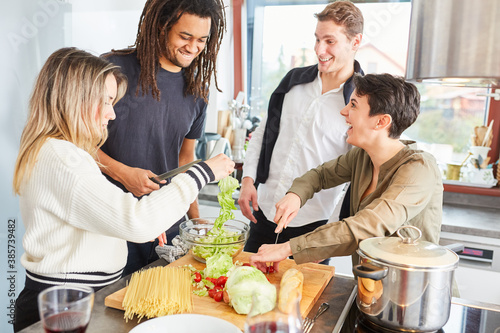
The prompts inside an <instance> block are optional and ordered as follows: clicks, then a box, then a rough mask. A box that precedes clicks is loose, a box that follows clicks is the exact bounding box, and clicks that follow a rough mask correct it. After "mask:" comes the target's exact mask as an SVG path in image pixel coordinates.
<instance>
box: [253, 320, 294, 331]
mask: <svg viewBox="0 0 500 333" xmlns="http://www.w3.org/2000/svg"><path fill="white" fill-rule="evenodd" d="M245 332H248V333H289V332H295V331H290V328H289V327H288V324H287V323H282V322H275V321H264V322H260V323H255V324H253V325H251V326H250V327H249V328H248V330H247V331H245Z"/></svg>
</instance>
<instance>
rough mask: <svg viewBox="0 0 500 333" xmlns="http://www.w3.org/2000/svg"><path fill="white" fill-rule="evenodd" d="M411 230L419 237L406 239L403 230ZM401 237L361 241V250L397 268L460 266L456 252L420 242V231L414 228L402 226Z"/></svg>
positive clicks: (399, 232) (399, 233) (399, 231)
mask: <svg viewBox="0 0 500 333" xmlns="http://www.w3.org/2000/svg"><path fill="white" fill-rule="evenodd" d="M405 228H411V229H414V230H416V231H417V232H418V237H416V238H411V237H404V236H403V235H402V234H401V230H403V229H405ZM397 235H398V236H399V237H375V238H369V239H365V240H363V241H361V242H360V243H359V250H360V252H361V253H362V254H364V255H365V256H368V257H369V258H371V259H374V260H378V261H383V262H384V263H387V264H392V265H396V266H406V267H413V268H440V269H442V268H454V267H456V266H457V265H458V256H457V254H456V253H455V252H453V251H451V250H449V249H447V248H445V247H443V246H440V245H436V244H434V243H431V242H427V241H419V239H420V237H422V232H421V231H420V229H418V228H417V227H414V226H402V227H400V228H399V229H398V231H397Z"/></svg>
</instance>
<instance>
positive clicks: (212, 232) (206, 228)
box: [179, 218, 250, 263]
mask: <svg viewBox="0 0 500 333" xmlns="http://www.w3.org/2000/svg"><path fill="white" fill-rule="evenodd" d="M249 232H250V226H249V225H248V223H245V222H242V221H239V220H234V219H229V220H227V221H225V222H224V224H223V225H218V224H217V219H216V218H198V219H190V220H187V221H184V222H182V223H181V225H180V226H179V234H180V237H181V239H182V240H183V241H184V243H185V244H186V245H187V246H188V247H189V248H190V250H191V251H190V252H191V253H192V255H193V257H194V258H195V259H196V260H198V261H200V262H203V263H204V262H205V260H206V259H207V258H209V257H211V256H213V255H215V254H218V253H226V254H228V255H229V256H231V257H233V258H234V257H236V256H237V255H238V254H239V253H240V252H241V251H243V247H244V246H245V243H246V241H247V239H248V234H249Z"/></svg>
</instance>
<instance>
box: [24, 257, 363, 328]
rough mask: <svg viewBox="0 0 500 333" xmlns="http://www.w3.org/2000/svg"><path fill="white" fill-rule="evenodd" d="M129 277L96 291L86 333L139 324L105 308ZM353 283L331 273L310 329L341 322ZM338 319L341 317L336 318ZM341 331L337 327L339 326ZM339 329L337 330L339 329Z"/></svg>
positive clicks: (329, 326) (351, 292)
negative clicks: (319, 312)
mask: <svg viewBox="0 0 500 333" xmlns="http://www.w3.org/2000/svg"><path fill="white" fill-rule="evenodd" d="M166 263H167V262H166V261H165V260H163V259H159V260H157V261H155V262H154V263H152V264H151V265H149V266H148V267H150V266H151V267H152V266H163V265H166ZM129 279H130V276H127V277H125V278H122V279H120V280H119V281H117V282H116V283H114V284H112V285H110V286H107V287H105V288H103V289H101V290H99V291H98V292H96V294H95V300H94V308H93V310H92V318H91V320H90V324H89V326H88V328H87V331H86V332H87V333H102V332H113V333H122V332H129V331H130V330H131V329H132V328H134V327H135V326H137V325H138V323H137V319H134V320H131V321H129V322H125V319H124V318H123V314H124V312H123V311H121V310H117V309H113V308H108V307H106V306H105V305H104V299H105V298H106V297H107V296H108V295H110V294H112V293H114V292H115V291H118V290H120V289H122V288H124V287H125V286H126V282H127V281H128V280H129ZM355 285H356V282H355V280H354V279H352V278H346V277H339V276H334V277H333V278H332V279H331V280H330V283H329V284H328V285H327V286H326V288H325V290H324V291H323V293H322V294H321V296H320V298H319V299H318V301H317V302H316V304H315V305H314V306H313V308H312V310H311V312H312V313H314V312H316V310H317V308H318V307H319V305H320V304H321V303H323V302H328V303H329V304H330V308H329V309H328V310H327V311H326V312H325V313H324V314H323V315H322V316H321V317H319V318H318V320H317V321H316V324H315V325H314V326H313V328H312V330H311V332H312V333H314V332H317V333H320V332H331V331H332V330H333V329H334V328H335V325H336V324H337V323H342V322H343V320H342V316H345V315H346V312H344V308H345V305H346V304H348V303H349V302H352V295H353V288H354V287H355ZM339 319H341V320H339ZM338 330H340V327H339V328H338ZM338 330H337V331H336V332H338ZM21 332H22V333H39V332H43V327H42V324H41V323H40V322H38V323H36V324H33V325H31V326H29V327H27V328H25V329H24V330H22V331H21Z"/></svg>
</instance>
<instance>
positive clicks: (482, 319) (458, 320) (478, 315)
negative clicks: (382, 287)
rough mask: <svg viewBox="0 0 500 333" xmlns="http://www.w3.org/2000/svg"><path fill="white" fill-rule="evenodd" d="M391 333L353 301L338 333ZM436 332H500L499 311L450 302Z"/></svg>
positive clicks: (391, 332)
mask: <svg viewBox="0 0 500 333" xmlns="http://www.w3.org/2000/svg"><path fill="white" fill-rule="evenodd" d="M372 332H376V333H393V332H399V331H394V330H389V329H386V328H382V327H380V326H377V325H375V324H373V323H372V322H370V321H369V320H368V319H366V317H365V315H364V314H363V313H361V311H359V309H358V307H357V306H356V302H355V301H354V302H353V303H352V305H351V308H350V310H349V312H348V314H347V316H346V319H345V321H344V324H343V325H342V328H341V330H340V333H372ZM437 333H500V312H499V311H493V310H487V309H483V308H478V307H471V306H465V305H461V304H455V303H452V304H451V310H450V318H449V319H448V322H447V323H446V324H445V325H444V326H443V327H442V328H441V329H440V330H438V331H437Z"/></svg>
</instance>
